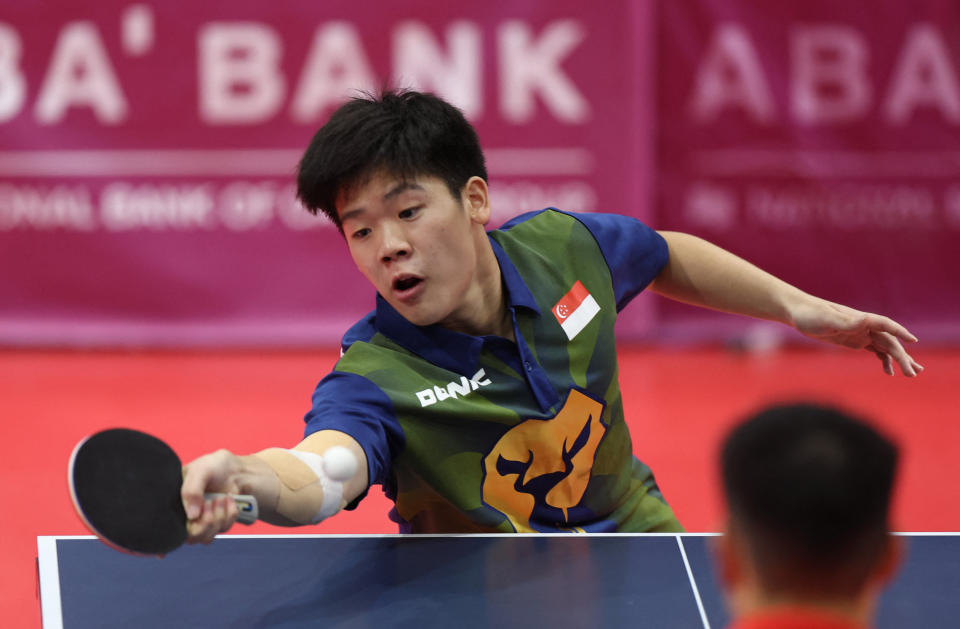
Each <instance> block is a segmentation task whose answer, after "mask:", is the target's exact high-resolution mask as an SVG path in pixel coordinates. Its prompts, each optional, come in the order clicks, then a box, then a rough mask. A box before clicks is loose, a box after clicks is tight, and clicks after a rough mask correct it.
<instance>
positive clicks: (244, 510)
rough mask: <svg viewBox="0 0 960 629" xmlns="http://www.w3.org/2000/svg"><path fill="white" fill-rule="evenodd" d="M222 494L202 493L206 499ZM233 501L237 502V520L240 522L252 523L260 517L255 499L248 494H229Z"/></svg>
mask: <svg viewBox="0 0 960 629" xmlns="http://www.w3.org/2000/svg"><path fill="white" fill-rule="evenodd" d="M220 496H223V494H204V495H203V497H204V498H205V499H206V500H213V499H215V498H219V497H220ZM230 497H231V498H233V500H234V502H236V503H237V512H238V513H237V522H240V523H241V524H253V523H254V522H256V521H257V518H258V517H260V508H259V507H258V506H257V499H256V498H255V497H254V496H251V495H249V494H230Z"/></svg>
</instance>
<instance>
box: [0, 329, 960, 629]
mask: <svg viewBox="0 0 960 629" xmlns="http://www.w3.org/2000/svg"><path fill="white" fill-rule="evenodd" d="M915 357H916V358H917V359H918V360H919V361H920V362H921V363H923V364H924V365H925V366H926V367H927V371H926V372H925V373H924V374H923V375H922V376H921V377H920V378H917V379H915V380H908V379H906V378H902V377H899V376H898V377H896V378H890V377H888V376H884V375H883V374H882V373H881V370H880V367H879V363H878V362H877V361H876V359H874V358H872V357H871V356H869V355H868V354H867V353H865V352H848V351H844V350H836V351H833V350H826V351H822V350H813V349H802V350H791V351H784V352H778V353H774V354H771V355H767V356H759V357H758V356H749V355H743V354H734V353H730V352H726V351H723V350H685V351H664V350H652V349H630V350H623V351H622V352H621V383H622V386H623V392H624V403H625V406H626V411H627V418H628V421H629V423H630V425H631V431H632V434H633V439H634V450H635V451H636V452H637V453H638V454H639V455H640V456H641V458H643V459H644V460H645V461H646V462H648V463H649V464H650V465H651V466H652V467H653V469H654V471H655V472H656V474H657V478H658V480H659V481H660V485H661V487H662V489H663V491H664V493H665V495H666V496H667V498H668V500H669V501H670V502H671V503H672V504H673V506H674V508H675V510H676V512H677V514H678V516H679V517H680V519H681V521H682V522H683V523H684V524H685V526H686V527H687V528H688V529H689V530H691V531H706V530H715V529H716V528H717V524H718V521H719V518H720V503H719V499H718V492H717V485H716V474H715V473H714V465H715V459H714V452H715V449H716V446H717V443H718V441H719V440H720V438H721V437H722V435H723V433H724V431H725V430H726V429H727V428H728V427H729V426H730V424H731V423H732V422H733V421H735V419H737V418H739V417H740V416H742V415H743V414H744V413H746V412H748V411H749V410H750V409H752V408H754V407H756V406H757V405H758V404H760V403H763V402H766V401H771V400H774V399H782V398H798V397H806V398H810V397H813V398H815V399H818V400H824V401H832V402H835V403H839V404H843V405H845V406H848V407H850V408H852V409H854V410H857V411H860V412H861V413H864V414H869V415H871V416H873V417H875V418H876V421H877V423H878V424H879V425H881V426H882V427H884V428H885V429H886V430H887V431H888V432H889V433H891V434H892V435H893V436H895V437H897V438H898V439H900V440H901V442H902V444H903V448H904V457H903V468H902V474H901V482H900V492H899V497H898V500H897V503H896V509H895V520H894V521H895V526H896V528H897V529H899V530H904V531H957V530H960V488H958V484H957V482H956V479H957V478H960V457H958V456H957V444H960V421H958V416H960V411H958V407H960V404H958V400H960V394H958V392H957V389H956V384H957V383H958V382H960V352H957V351H947V350H936V349H924V348H922V347H920V348H917V351H915ZM335 358H336V353H335V352H333V351H325V352H267V353H258V352H233V353H231V352H222V353H173V352H165V353H116V352H111V353H79V352H0V417H2V418H3V419H2V421H3V436H4V438H3V440H2V443H0V454H2V456H0V490H2V492H0V494H2V495H3V496H4V498H5V500H6V508H7V513H8V517H7V518H5V519H4V523H3V525H2V526H3V530H2V535H0V560H2V562H3V566H4V568H5V569H4V570H2V571H0V592H2V593H3V595H2V597H0V618H3V619H4V623H3V624H4V626H8V627H39V626H40V614H39V602H38V599H37V595H36V580H35V564H34V557H35V554H36V536H37V535H66V534H85V533H86V531H85V530H84V529H83V526H82V525H81V524H80V522H79V520H78V519H77V517H76V516H75V515H74V512H73V508H72V506H71V504H70V499H69V496H68V494H67V489H66V463H67V460H68V458H69V455H70V452H71V450H72V448H73V446H74V444H75V443H76V442H77V441H78V440H79V439H81V438H82V437H83V436H85V435H87V434H89V433H90V432H92V431H94V430H98V429H101V428H107V427H112V426H130V427H136V428H139V429H142V430H146V431H148V432H152V433H154V434H157V435H159V436H161V437H163V438H165V439H166V440H167V441H169V442H170V444H171V445H172V446H173V447H174V448H175V449H176V450H177V451H178V452H179V453H180V454H181V456H182V457H183V458H184V460H190V459H191V458H193V457H195V456H197V455H199V454H202V453H204V452H206V451H209V450H212V449H215V448H218V447H226V448H228V449H232V450H235V451H238V452H249V451H255V450H259V449H261V448H263V447H266V446H270V445H278V446H283V445H287V446H289V445H292V444H294V443H296V442H297V441H298V440H299V437H300V435H301V427H302V424H301V419H300V418H301V417H302V416H303V413H304V411H305V410H306V409H307V406H308V404H309V399H310V393H311V392H312V390H313V387H314V386H315V384H316V382H317V381H318V380H319V378H320V377H321V376H322V375H323V374H324V373H325V372H326V371H327V370H328V369H329V368H330V366H331V365H332V364H333V362H334V360H335ZM372 494H376V495H371V496H370V497H368V498H367V500H365V501H364V503H363V504H362V505H361V507H360V508H359V509H357V511H355V512H353V513H346V514H341V515H338V516H337V517H336V518H333V519H332V520H330V521H328V522H325V523H323V524H321V525H319V526H317V527H313V528H311V529H309V530H308V529H298V531H297V532H331V533H345V532H351V533H380V532H394V530H395V528H394V526H393V525H392V524H391V523H390V522H389V521H388V520H387V519H386V512H387V510H388V509H389V505H388V503H387V501H386V500H385V499H384V498H383V497H382V495H380V494H379V492H372ZM280 530H281V529H276V528H274V527H270V526H268V525H265V524H259V523H258V524H256V525H254V526H253V527H251V528H249V529H244V530H243V531H241V532H243V533H248V532H252V533H267V532H276V531H280ZM282 532H291V531H290V530H289V529H283V530H282Z"/></svg>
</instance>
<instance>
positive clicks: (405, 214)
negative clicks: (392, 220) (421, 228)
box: [398, 205, 423, 218]
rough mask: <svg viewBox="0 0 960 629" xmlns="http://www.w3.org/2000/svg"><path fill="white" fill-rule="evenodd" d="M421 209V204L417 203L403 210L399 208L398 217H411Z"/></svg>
mask: <svg viewBox="0 0 960 629" xmlns="http://www.w3.org/2000/svg"><path fill="white" fill-rule="evenodd" d="M421 209H423V206H422V205H418V206H416V207H410V208H407V209H405V210H400V213H399V214H398V216H399V217H400V218H413V217H414V216H416V215H417V214H419V213H420V210H421Z"/></svg>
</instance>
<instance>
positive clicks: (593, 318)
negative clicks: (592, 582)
mask: <svg viewBox="0 0 960 629" xmlns="http://www.w3.org/2000/svg"><path fill="white" fill-rule="evenodd" d="M297 184H298V196H299V198H300V200H301V201H302V202H303V204H304V206H305V207H306V208H307V209H308V210H309V211H311V212H313V213H317V212H323V213H324V214H325V215H326V216H328V217H329V218H330V219H331V220H332V221H333V222H334V223H335V224H336V225H337V227H338V228H339V229H340V232H341V233H342V234H343V236H344V239H345V241H346V245H347V249H348V250H349V252H350V255H351V256H352V258H353V261H354V263H355V264H356V266H357V267H358V268H359V270H360V271H361V272H362V273H363V275H364V276H365V277H366V278H367V279H368V280H369V281H370V283H371V284H372V285H373V287H374V289H375V290H376V292H377V297H376V308H375V310H374V311H373V312H371V313H369V314H368V315H367V316H365V317H364V318H362V319H361V320H360V321H358V322H357V323H356V324H355V325H354V326H353V327H351V328H350V329H349V330H348V331H347V332H346V334H345V335H344V337H343V341H342V351H343V355H342V357H341V358H340V360H339V361H338V362H337V364H336V365H335V367H334V368H333V370H332V372H331V373H329V374H328V375H327V376H326V377H324V378H323V379H322V380H321V381H320V383H319V385H318V386H317V388H316V390H315V392H314V394H313V406H312V408H311V409H310V411H309V412H308V413H307V415H306V418H305V421H306V428H305V437H304V439H303V441H302V442H300V443H299V444H298V445H296V446H295V447H293V448H290V449H285V448H268V449H266V450H264V451H262V452H258V453H255V454H252V455H249V456H236V455H234V454H232V453H229V452H226V451H219V452H215V453H213V454H210V455H206V456H203V457H200V458H199V459H197V460H195V461H193V462H192V463H190V464H189V465H188V466H187V467H186V473H185V480H184V484H183V490H182V494H183V499H184V505H185V509H186V511H187V516H188V519H189V520H190V524H189V541H191V542H208V541H210V540H211V539H212V538H213V536H214V535H215V534H217V533H220V532H222V531H225V530H226V529H228V528H229V527H230V526H231V524H232V523H233V521H234V518H235V507H234V506H233V504H232V503H231V501H230V500H228V499H221V500H216V501H208V502H207V503H204V501H203V498H202V496H203V493H204V491H211V492H213V491H219V492H230V493H244V494H246V493H250V494H254V495H255V496H256V497H257V499H258V501H259V503H260V509H261V519H263V520H267V521H269V522H273V523H276V524H281V525H305V524H311V523H315V522H319V521H321V520H323V519H324V518H327V517H330V516H331V515H333V514H334V513H336V512H337V511H339V510H340V509H341V508H351V507H353V506H355V505H356V503H357V502H358V501H359V500H360V499H361V498H362V497H363V496H364V495H365V493H366V491H367V488H368V486H369V485H371V484H375V483H376V484H381V485H382V486H383V488H384V491H385V493H386V495H387V496H389V498H390V499H392V500H393V502H394V508H393V510H392V511H391V518H392V519H394V520H395V521H396V522H397V523H398V525H399V529H400V531H401V532H505V533H506V532H530V531H558V530H572V531H589V532H603V531H678V530H680V529H681V526H680V523H679V522H678V521H677V519H676V518H675V516H674V514H673V512H672V510H671V508H670V507H669V506H668V504H667V502H666V501H665V499H664V496H663V495H662V494H661V492H660V490H659V489H658V487H657V483H656V481H655V480H654V476H653V474H652V472H651V470H650V468H649V467H648V466H646V465H645V464H644V463H642V462H641V461H640V460H639V459H637V458H635V457H634V455H633V444H632V442H631V438H630V435H629V434H628V430H627V425H626V423H625V422H624V417H623V407H622V403H621V395H620V388H619V383H618V380H617V355H616V340H615V338H614V322H615V321H616V317H617V313H618V312H619V311H620V310H622V309H623V308H624V307H626V306H627V305H628V304H629V302H630V300H631V299H633V297H635V296H636V295H637V294H638V293H640V292H641V291H643V290H644V289H645V288H650V289H651V290H653V291H655V292H656V293H658V294H661V295H664V296H666V297H669V298H673V299H677V300H680V301H683V302H687V303H690V304H694V305H699V306H704V307H707V308H713V309H717V310H722V311H726V312H731V313H739V314H742V315H747V316H751V317H758V318H761V319H768V320H772V321H778V322H781V323H784V324H786V325H789V326H792V327H793V328H795V329H796V330H798V331H799V332H801V333H803V334H805V335H807V336H810V337H813V338H816V339H820V340H823V341H825V342H828V343H835V344H839V345H843V346H846V347H850V348H856V349H866V350H867V351H869V352H871V353H872V354H875V355H876V356H878V357H879V358H880V360H881V361H882V365H883V369H884V370H885V371H886V373H888V374H890V375H893V373H894V365H897V366H899V369H900V371H901V372H902V373H903V374H904V375H906V376H909V377H912V376H915V375H917V374H918V373H919V372H920V371H921V370H922V367H921V366H920V365H919V364H918V363H917V362H916V361H914V359H913V358H912V357H911V356H910V355H909V354H908V353H907V351H905V349H904V346H903V343H905V342H907V343H909V342H914V341H916V339H915V338H914V336H913V335H912V334H910V332H908V331H907V330H906V329H905V328H904V327H903V326H901V325H899V324H898V323H896V322H894V321H892V320H891V319H889V318H886V317H883V316H879V315H876V314H869V313H865V312H860V311H857V310H855V309H852V308H849V307H846V306H842V305H839V304H836V303H831V302H828V301H825V300H823V299H819V298H817V297H814V296H812V295H809V294H807V293H805V292H803V291H801V290H799V289H798V288H795V287H793V286H791V285H789V284H787V283H785V282H783V281H781V280H779V279H777V278H775V277H773V276H771V275H770V274H768V273H766V272H764V271H762V270H760V269H758V268H756V267H755V266H753V265H751V264H749V263H747V262H745V261H744V260H742V259H740V258H738V257H736V256H734V255H732V254H730V253H728V252H726V251H724V250H722V249H720V248H718V247H716V246H714V245H711V244H710V243H708V242H706V241H704V240H701V239H699V238H696V237H694V236H691V235H687V234H682V233H674V232H657V231H655V230H653V229H651V228H650V227H648V226H646V225H645V224H643V223H641V222H640V221H638V220H636V219H634V218H629V217H626V216H621V215H616V214H600V213H589V214H586V213H575V212H567V211H561V210H557V209H546V210H542V211H538V212H531V213H527V214H523V215H521V216H518V217H516V218H514V219H513V220H511V221H509V222H508V223H506V224H505V225H503V226H502V227H501V228H499V229H497V230H495V231H491V232H489V233H488V232H487V231H486V230H485V225H486V224H487V222H488V221H489V220H490V215H491V203H492V201H491V198H490V195H489V193H488V189H487V174H486V168H485V165H484V156H483V152H482V150H481V147H480V144H479V141H478V138H477V134H476V132H475V131H474V129H473V128H472V127H471V125H470V124H469V123H468V122H467V121H466V119H465V118H464V117H463V115H462V114H461V112H460V111H459V110H457V109H456V108H455V107H453V106H451V105H450V104H448V103H446V102H445V101H443V100H442V99H440V98H437V97H435V96H433V95H429V94H423V93H417V92H392V91H387V92H384V93H383V94H381V95H379V96H376V97H368V98H360V99H355V100H352V101H350V102H348V103H346V104H345V105H343V106H342V107H340V108H339V109H338V110H337V111H336V112H335V113H334V114H333V115H332V117H331V118H330V119H329V121H328V122H327V123H326V124H325V125H323V127H322V128H320V130H319V131H318V132H317V133H316V135H315V136H314V137H313V139H312V140H311V142H310V145H309V147H308V148H307V150H306V152H305V154H304V155H303V158H302V160H301V162H300V165H299V170H298V179H297ZM331 272H333V273H335V272H336V270H335V269H319V268H310V267H309V265H307V266H305V267H304V276H305V279H306V280H307V282H309V283H314V284H315V290H322V286H323V275H324V273H331ZM334 447H336V450H334V451H333V452H335V456H334V455H333V454H328V450H329V449H331V448H334Z"/></svg>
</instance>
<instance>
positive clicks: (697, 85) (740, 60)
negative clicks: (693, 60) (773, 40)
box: [690, 24, 775, 123]
mask: <svg viewBox="0 0 960 629" xmlns="http://www.w3.org/2000/svg"><path fill="white" fill-rule="evenodd" d="M731 106H734V107H738V108H741V109H743V110H744V111H745V112H746V113H747V114H748V115H750V117H752V118H753V119H754V120H755V121H756V122H758V123H769V122H772V121H773V119H774V118H775V115H774V107H773V97H772V96H771V95H770V90H769V88H768V87H767V82H766V80H765V79H764V76H763V69H762V68H761V66H760V60H759V58H758V57H757V53H756V51H755V50H754V48H753V44H751V43H750V37H749V36H748V35H747V32H746V30H744V28H743V27H742V26H740V25H738V24H721V25H719V26H718V27H717V30H716V31H715V32H714V34H713V38H712V39H711V41H710V45H709V46H708V47H707V53H706V55H705V57H704V60H703V62H702V63H701V64H700V68H699V69H698V70H697V73H696V78H695V79H694V84H693V96H692V98H691V101H690V112H691V114H692V115H693V118H694V119H695V120H697V121H699V122H710V121H712V120H713V119H714V118H716V116H717V115H718V114H719V112H720V111H722V110H724V109H726V108H728V107H731Z"/></svg>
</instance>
